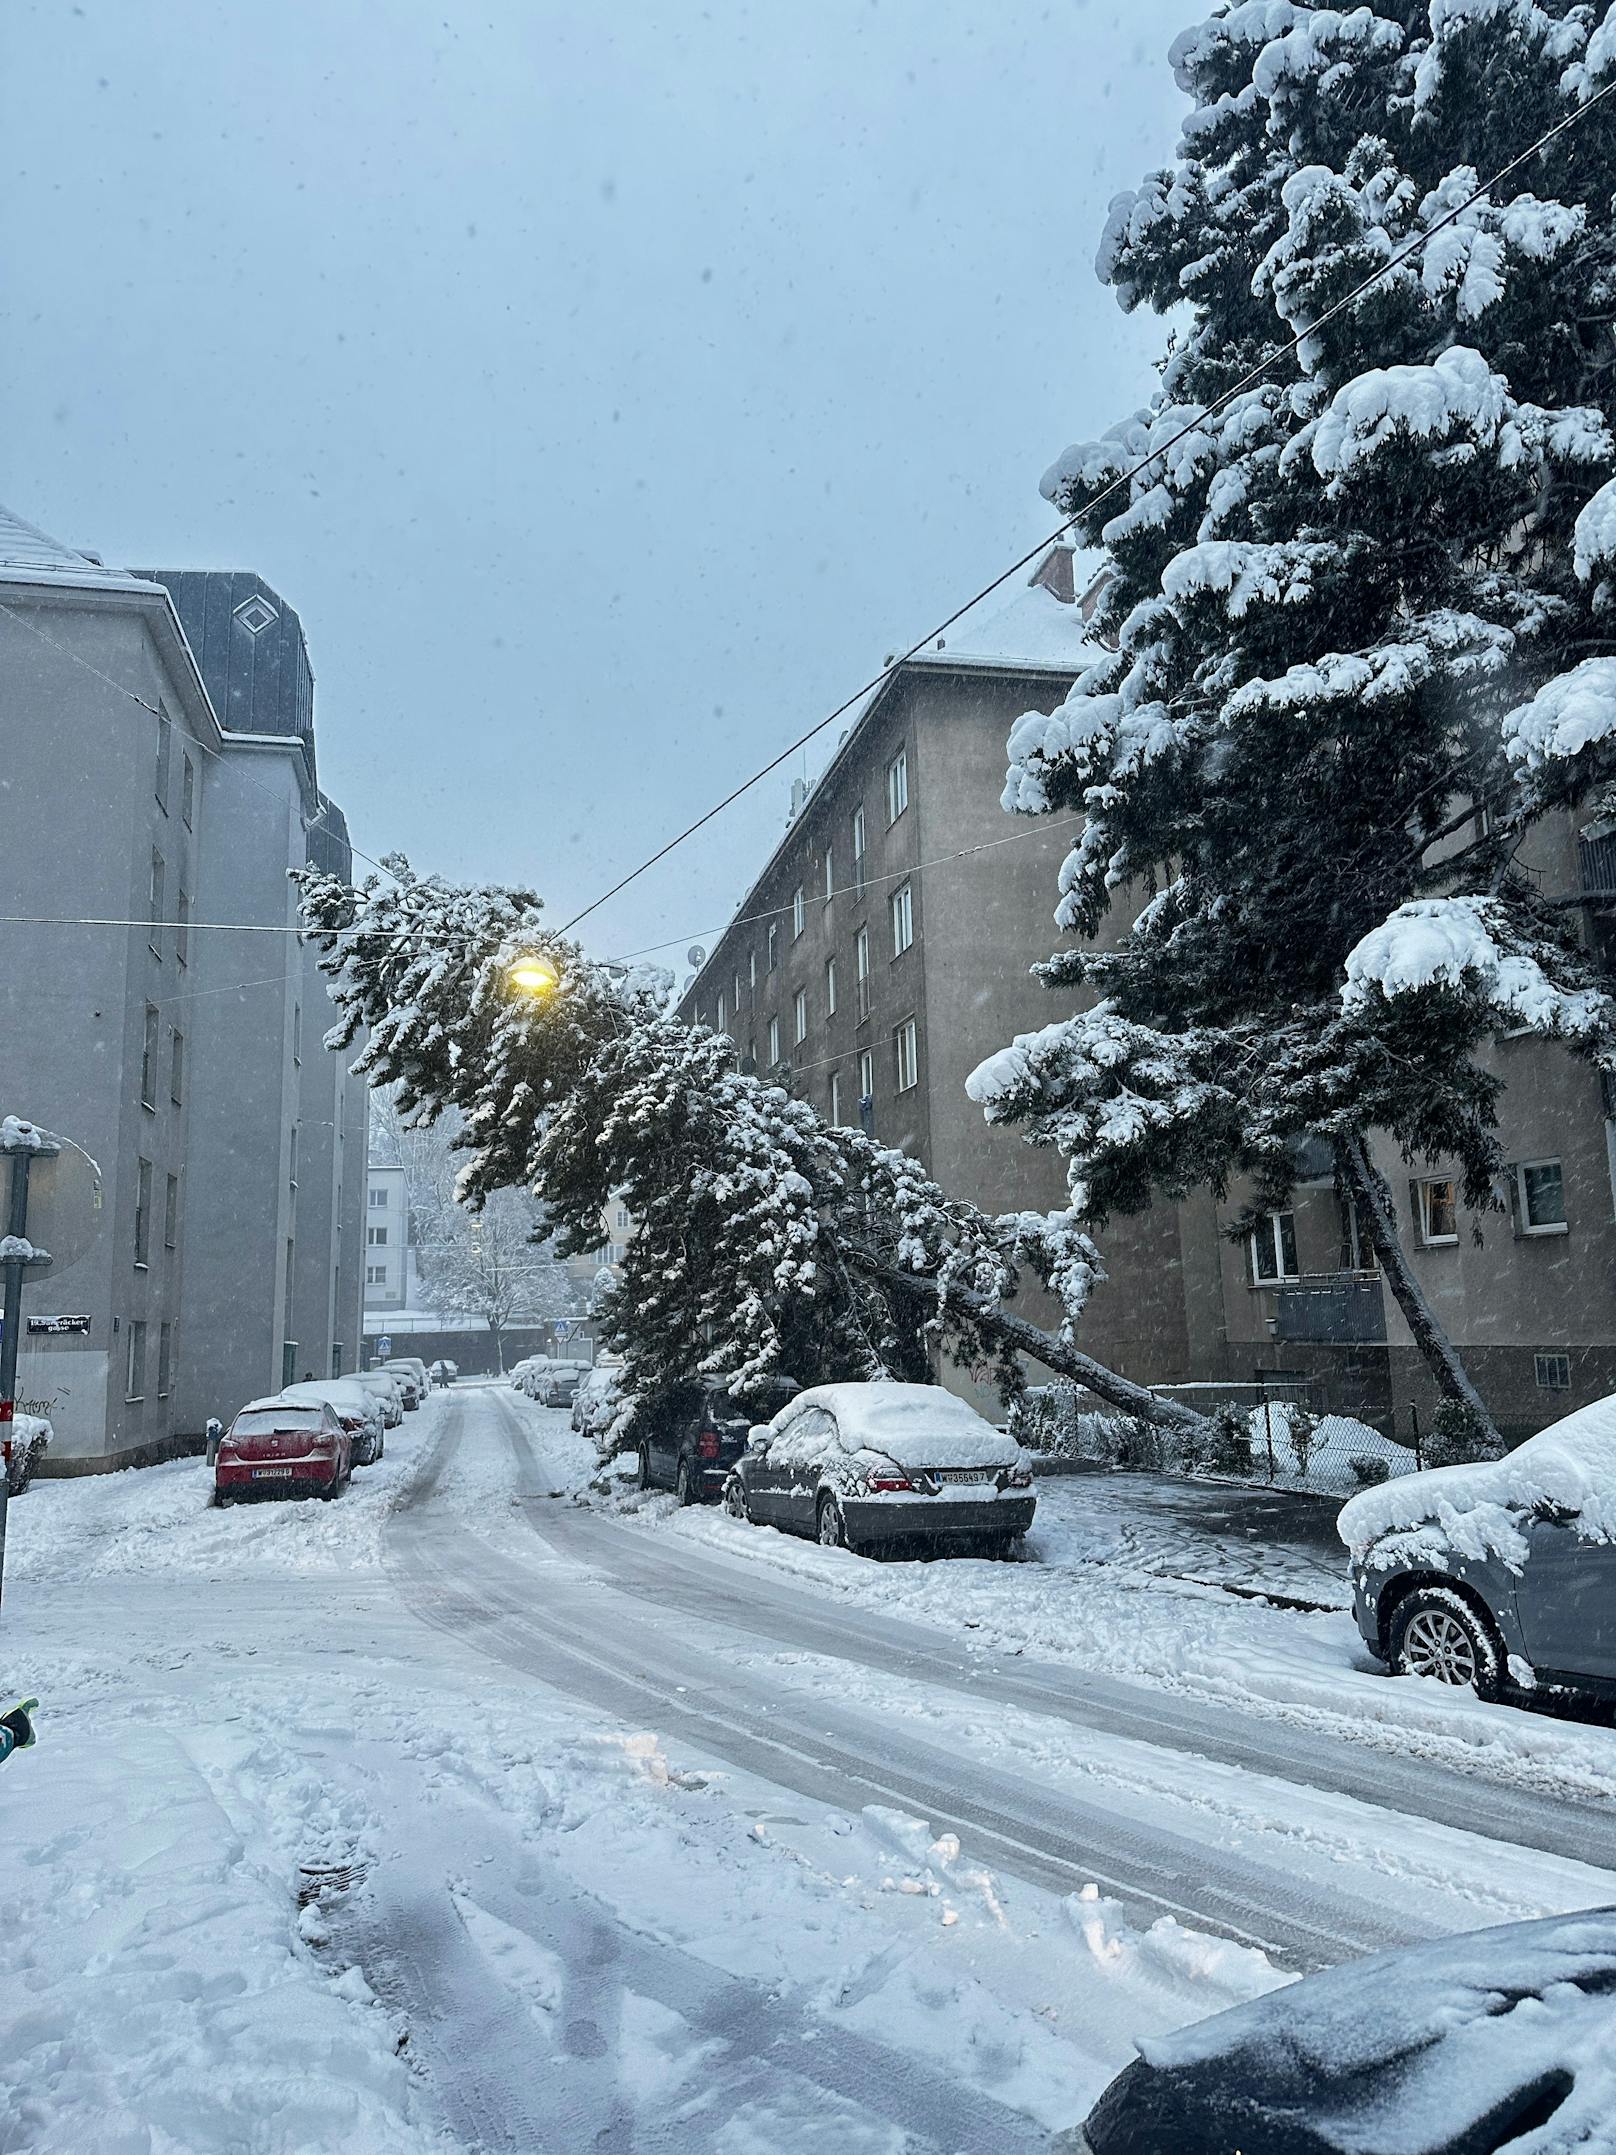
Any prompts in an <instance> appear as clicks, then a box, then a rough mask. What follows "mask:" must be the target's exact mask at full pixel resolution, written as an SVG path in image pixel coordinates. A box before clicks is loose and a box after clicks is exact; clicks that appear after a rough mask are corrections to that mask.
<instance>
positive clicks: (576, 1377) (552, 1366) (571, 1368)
mask: <svg viewBox="0 0 1616 2155" xmlns="http://www.w3.org/2000/svg"><path fill="white" fill-rule="evenodd" d="M589 1370H590V1364H589V1363H587V1362H554V1361H549V1362H541V1363H539V1364H537V1365H536V1366H535V1368H534V1370H533V1373H532V1375H531V1376H530V1377H529V1379H528V1393H529V1396H530V1397H531V1398H533V1399H536V1400H537V1401H538V1403H539V1405H540V1406H541V1407H570V1406H571V1405H572V1403H573V1401H574V1400H575V1399H576V1398H577V1396H578V1388H579V1386H580V1385H581V1384H582V1383H583V1381H584V1379H585V1377H587V1376H588V1374H589Z"/></svg>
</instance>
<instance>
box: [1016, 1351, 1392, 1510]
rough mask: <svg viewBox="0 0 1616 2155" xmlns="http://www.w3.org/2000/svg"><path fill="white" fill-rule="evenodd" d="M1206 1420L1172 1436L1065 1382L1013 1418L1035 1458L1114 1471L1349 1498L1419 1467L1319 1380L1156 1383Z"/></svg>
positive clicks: (1161, 1394)
mask: <svg viewBox="0 0 1616 2155" xmlns="http://www.w3.org/2000/svg"><path fill="white" fill-rule="evenodd" d="M1151 1390H1152V1391H1153V1392H1154V1393H1155V1395H1156V1396H1157V1397H1158V1398H1159V1399H1163V1400H1167V1399H1173V1400H1178V1401H1180V1402H1181V1403H1182V1404H1183V1405H1184V1406H1186V1407H1193V1408H1194V1409H1195V1411H1196V1412H1197V1413H1198V1414H1199V1415H1201V1416H1202V1417H1204V1419H1203V1421H1202V1423H1201V1424H1200V1426H1199V1427H1198V1428H1191V1429H1186V1430H1183V1431H1178V1430H1168V1429H1164V1428H1162V1427H1160V1426H1159V1425H1157V1424H1155V1423H1152V1422H1146V1421H1144V1420H1142V1419H1139V1418H1137V1417H1135V1416H1131V1415H1127V1414H1122V1413H1119V1412H1118V1411H1117V1410H1116V1409H1115V1408H1113V1407H1107V1406H1105V1405H1103V1404H1102V1402H1100V1401H1099V1400H1097V1399H1095V1398H1094V1397H1093V1395H1092V1394H1090V1393H1088V1392H1086V1391H1084V1390H1083V1389H1082V1387H1080V1386H1078V1385H1075V1384H1071V1383H1067V1382H1064V1381H1060V1382H1057V1383H1054V1384H1050V1385H1044V1386H1040V1387H1039V1388H1038V1389H1037V1390H1035V1391H1032V1392H1029V1393H1028V1394H1027V1396H1026V1398H1025V1400H1024V1401H1023V1402H1022V1403H1021V1405H1020V1406H1019V1408H1018V1409H1017V1411H1016V1414H1015V1415H1014V1416H1013V1418H1012V1427H1013V1429H1014V1431H1015V1433H1016V1435H1017V1436H1018V1437H1019V1438H1020V1439H1021V1441H1022V1442H1023V1443H1024V1444H1025V1445H1026V1446H1027V1447H1028V1449H1029V1450H1031V1451H1034V1452H1040V1453H1043V1454H1045V1455H1047V1456H1053V1457H1058V1458H1068V1459H1092V1460H1094V1461H1095V1462H1096V1463H1097V1464H1101V1465H1106V1466H1114V1467H1124V1468H1126V1467H1133V1468H1142V1469H1153V1470H1155V1471H1157V1472H1160V1473H1177V1474H1194V1475H1206V1476H1211V1477H1215V1478H1217V1479H1220V1480H1226V1481H1241V1482H1257V1483H1263V1484H1267V1485H1270V1486H1272V1487H1275V1488H1284V1489H1300V1490H1309V1491H1311V1492H1313V1493H1314V1494H1316V1495H1318V1496H1329V1497H1347V1496H1352V1495H1353V1494H1355V1492H1356V1491H1358V1490H1359V1489H1368V1488H1371V1487H1373V1486H1374V1485H1375V1484H1376V1483H1378V1482H1383V1481H1388V1480H1390V1479H1392V1478H1393V1477H1394V1476H1397V1475H1400V1474H1411V1473H1413V1472H1414V1471H1415V1470H1416V1468H1417V1467H1419V1465H1420V1464H1421V1461H1420V1459H1419V1457H1418V1456H1417V1455H1416V1454H1415V1452H1414V1451H1413V1450H1412V1449H1411V1448H1410V1447H1409V1446H1408V1445H1406V1444H1399V1443H1398V1442H1397V1441H1396V1440H1395V1439H1394V1438H1391V1437H1386V1436H1382V1434H1381V1433H1380V1431H1379V1430H1377V1429H1373V1428H1371V1427H1370V1425H1369V1424H1368V1423H1367V1422H1362V1421H1359V1420H1357V1419H1356V1418H1355V1417H1353V1416H1352V1415H1348V1414H1342V1413H1340V1412H1337V1411H1333V1410H1332V1407H1331V1403H1330V1401H1329V1399H1328V1397H1327V1396H1326V1395H1327V1391H1328V1387H1327V1386H1325V1385H1323V1384H1322V1383H1321V1382H1320V1381H1319V1380H1318V1379H1316V1378H1298V1379H1294V1380H1292V1379H1286V1378H1277V1377H1276V1378H1274V1379H1272V1380H1270V1381H1268V1382H1264V1383H1254V1384H1174V1385H1153V1386H1152V1387H1151Z"/></svg>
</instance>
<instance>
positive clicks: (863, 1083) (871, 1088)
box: [858, 1048, 875, 1129]
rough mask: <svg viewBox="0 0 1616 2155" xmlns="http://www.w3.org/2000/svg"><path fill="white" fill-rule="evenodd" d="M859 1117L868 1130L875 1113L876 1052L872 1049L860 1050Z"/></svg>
mask: <svg viewBox="0 0 1616 2155" xmlns="http://www.w3.org/2000/svg"><path fill="white" fill-rule="evenodd" d="M858 1072H859V1117H860V1119H861V1121H863V1123H864V1126H865V1128H866V1129H868V1128H869V1126H870V1118H871V1117H872V1116H873V1115H874V1113H875V1052H874V1050H873V1049H871V1048H861V1049H860V1050H859V1061H858Z"/></svg>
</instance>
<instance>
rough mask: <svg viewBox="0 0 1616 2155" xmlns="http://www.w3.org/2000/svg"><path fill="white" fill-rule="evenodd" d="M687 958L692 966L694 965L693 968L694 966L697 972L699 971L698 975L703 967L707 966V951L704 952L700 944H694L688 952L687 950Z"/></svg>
mask: <svg viewBox="0 0 1616 2155" xmlns="http://www.w3.org/2000/svg"><path fill="white" fill-rule="evenodd" d="M685 956H686V957H687V958H688V959H689V961H690V963H691V964H692V965H693V966H694V967H695V968H696V970H697V972H698V973H699V972H700V971H701V969H702V967H703V966H704V965H705V964H706V963H707V953H706V951H704V950H703V949H702V947H701V945H700V944H699V943H692V944H691V946H690V948H689V949H688V950H687V951H686V952H685Z"/></svg>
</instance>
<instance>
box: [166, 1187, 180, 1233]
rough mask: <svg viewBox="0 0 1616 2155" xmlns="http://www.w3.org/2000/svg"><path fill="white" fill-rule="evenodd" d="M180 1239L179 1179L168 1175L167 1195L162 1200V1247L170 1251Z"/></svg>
mask: <svg viewBox="0 0 1616 2155" xmlns="http://www.w3.org/2000/svg"><path fill="white" fill-rule="evenodd" d="M179 1239H180V1178H179V1176H178V1175H170V1176H169V1178H168V1194H167V1195H166V1196H165V1197H164V1199H163V1247H164V1249H165V1250H172V1249H175V1248H177V1247H178V1244H179Z"/></svg>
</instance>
